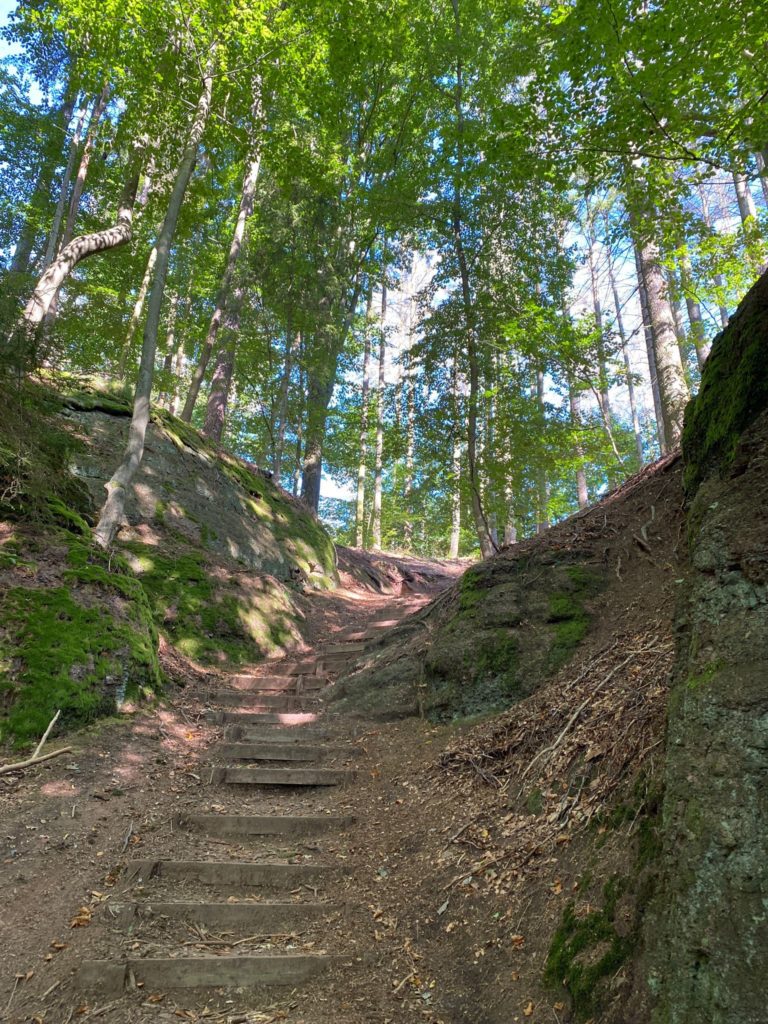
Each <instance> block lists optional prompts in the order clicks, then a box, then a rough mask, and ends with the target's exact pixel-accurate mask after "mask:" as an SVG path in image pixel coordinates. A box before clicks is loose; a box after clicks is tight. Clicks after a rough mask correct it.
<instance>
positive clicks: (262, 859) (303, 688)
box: [73, 601, 413, 1024]
mask: <svg viewBox="0 0 768 1024" xmlns="http://www.w3.org/2000/svg"><path fill="white" fill-rule="evenodd" d="M411 610H413V609H412V606H411V604H410V603H409V602H406V601H401V602H397V603H396V604H395V605H393V606H391V607H389V608H386V609H385V610H384V611H383V612H382V611H379V613H378V615H377V618H375V619H373V620H372V621H369V622H368V623H367V624H366V625H365V626H364V627H363V628H362V629H359V628H358V629H357V630H356V631H351V630H346V631H345V632H343V633H340V634H339V635H338V636H336V637H335V638H334V640H333V642H327V643H325V644H322V645H321V646H320V647H319V648H318V649H317V651H316V653H315V654H314V655H313V656H311V657H308V658H304V659H303V660H301V661H296V662H292V663H282V664H281V665H280V667H279V672H278V673H276V674H273V675H260V674H250V673H245V674H233V675H230V676H228V677H225V679H224V680H223V683H225V684H226V685H222V686H221V687H220V688H217V689H215V690H211V692H210V693H209V695H208V696H209V700H208V704H209V707H210V710H209V711H208V713H207V715H208V720H209V722H210V723H211V724H212V725H213V726H216V727H219V728H220V730H221V732H220V740H219V742H218V743H217V744H216V745H215V746H214V747H212V748H211V759H210V764H209V765H208V766H207V769H206V770H207V772H208V778H207V779H205V781H206V782H207V783H208V785H207V786H206V788H205V789H204V790H203V793H204V794H205V797H204V799H203V800H202V801H201V805H200V807H199V811H195V812H194V813H191V812H189V811H184V812H183V813H181V814H179V815H177V816H176V817H175V819H174V821H173V834H174V843H173V844H172V847H171V848H172V850H173V853H172V855H171V856H168V855H167V853H168V849H167V848H166V849H165V850H163V851H162V855H161V854H160V853H158V855H157V856H152V855H151V852H150V854H149V855H148V856H144V857H142V859H139V860H132V861H129V862H128V864H127V866H126V869H125V871H124V873H123V876H122V877H121V879H120V881H119V883H118V885H117V887H116V889H117V891H116V892H115V894H114V895H113V896H112V898H111V899H110V900H109V901H108V903H107V904H105V906H104V907H103V908H102V910H101V911H100V912H101V913H103V914H104V915H105V916H106V918H107V921H108V923H109V926H110V927H109V928H108V929H107V930H105V934H107V935H108V936H109V938H108V940H107V941H108V944H109V948H108V949H105V950H104V956H103V957H100V958H98V959H90V960H86V961H84V962H82V963H81V965H80V967H79V973H78V984H79V986H80V988H81V989H82V990H83V992H84V995H85V998H86V999H87V1004H86V1005H88V1007H89V1009H88V1010H87V1013H86V1017H85V1019H92V1018H93V1017H94V1015H95V1016H96V1017H97V1019H101V1020H107V1021H108V1020H110V1019H113V1020H115V1021H119V1022H120V1024H122V1021H123V1020H131V1021H133V1020H137V1021H142V1022H144V1021H145V1020H147V1021H149V1020H157V1021H163V1020H166V1019H167V1020H179V1019H181V1020H184V1019H186V1020H201V1021H203V1020H214V1021H221V1022H222V1024H223V1022H227V1024H230V1022H232V1024H234V1022H238V1024H240V1022H242V1024H251V1022H253V1024H258V1022H271V1021H278V1020H286V1019H291V1020H293V1019H296V1020H297V1021H298V1020H301V1021H305V1022H306V1024H310V1021H315V1020H320V1019H322V1021H323V1022H325V1021H330V1020H337V1021H342V1020H343V1021H346V1020H347V1019H349V1020H350V1021H351V1020H353V1019H355V1020H361V1021H362V1020H368V1019H374V1018H373V1017H369V1016H368V1014H367V1013H366V1010H365V1008H364V1007H358V1008H357V1009H356V1012H352V1013H351V1015H350V1014H349V1012H347V1013H346V1014H345V1013H344V1012H341V1013H340V1012H339V1009H340V1008H334V1007H332V1006H330V1005H329V1006H327V1007H322V1006H320V1005H317V1004H315V1005H314V1010H313V1009H312V1004H310V1008H309V1009H308V1010H305V1011H303V1014H304V1015H303V1014H302V1013H301V1012H300V1013H299V1016H298V1017H294V1014H293V1013H292V1012H290V998H289V1001H288V1003H286V994H287V996H288V997H290V995H291V994H292V993H293V994H300V993H301V992H302V991H304V990H305V989H306V987H307V986H313V985H314V986H317V985H326V987H327V988H328V991H329V992H330V995H329V996H328V997H326V1000H325V1001H326V1002H333V1001H335V995H334V993H337V992H338V991H339V990H340V986H339V984H338V982H339V979H343V977H344V972H345V971H348V970H354V969H355V966H356V964H355V957H354V955H353V954H352V953H351V951H350V949H349V948H348V946H349V943H348V942H347V943H346V948H345V940H346V939H348V937H349V936H348V927H347V922H348V921H349V900H350V899H353V898H354V892H351V893H350V891H349V887H348V885H346V884H345V877H344V853H343V850H344V849H345V846H344V842H343V841H342V840H343V839H344V837H345V836H346V837H347V838H349V835H348V834H349V832H350V830H354V829H355V818H354V816H353V815H351V814H350V813H345V793H348V792H349V791H348V789H347V787H350V786H352V785H354V781H355V773H356V770H357V768H358V766H359V757H358V755H359V754H360V753H361V748H360V745H358V744H356V743H355V742H354V741H355V735H354V731H355V727H354V723H353V722H352V721H350V720H344V719H342V718H340V717H339V716H335V715H334V714H333V712H332V711H325V712H324V711H323V703H324V691H325V688H326V687H327V685H328V684H329V683H330V682H331V681H332V680H333V678H334V676H335V675H336V674H338V673H340V672H341V671H343V670H344V669H345V668H346V667H348V666H349V665H350V664H351V663H353V662H354V661H355V660H358V659H359V658H361V657H362V656H363V655H364V653H365V651H366V648H367V647H368V646H369V645H370V644H371V643H373V642H375V641H376V640H377V639H379V638H380V637H381V635H382V633H383V631H385V630H387V629H389V628H391V627H392V626H394V625H396V624H397V622H398V621H399V620H400V618H402V617H403V616H404V615H405V614H407V613H408V612H409V611H411ZM271 671H273V672H275V669H274V668H272V669H271ZM334 979H335V982H334ZM342 987H343V986H342ZM185 990H187V991H185ZM322 1001H323V1000H322V999H321V1003H322ZM164 1004H165V1005H164ZM294 1005H295V1006H301V1002H300V1001H299V1002H298V1003H296V1004H294ZM286 1006H288V1010H286ZM92 1008H93V1009H92ZM350 1009H353V1008H351V1007H350ZM369 1009H370V1008H369ZM152 1011H154V1012H152ZM315 1011H317V1012H315ZM126 1014H127V1016H126ZM80 1019H83V1018H82V1016H81V1017H74V1018H73V1020H80ZM376 1019H378V1018H376Z"/></svg>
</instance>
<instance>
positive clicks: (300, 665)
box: [280, 658, 320, 678]
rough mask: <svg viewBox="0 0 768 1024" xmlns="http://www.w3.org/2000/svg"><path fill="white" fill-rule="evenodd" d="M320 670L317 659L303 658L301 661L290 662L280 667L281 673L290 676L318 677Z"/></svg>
mask: <svg viewBox="0 0 768 1024" xmlns="http://www.w3.org/2000/svg"><path fill="white" fill-rule="evenodd" d="M319 670H320V663H319V661H318V659H317V658H303V659H302V660H301V661H288V662H284V663H283V664H282V665H281V666H280V671H281V672H284V673H285V674H286V675H288V676H308V677H310V678H311V677H312V676H316V675H317V674H318V672H319Z"/></svg>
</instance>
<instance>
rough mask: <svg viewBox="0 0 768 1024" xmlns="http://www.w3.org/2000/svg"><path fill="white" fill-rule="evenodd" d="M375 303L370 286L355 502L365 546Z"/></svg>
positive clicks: (358, 534)
mask: <svg viewBox="0 0 768 1024" xmlns="http://www.w3.org/2000/svg"><path fill="white" fill-rule="evenodd" d="M372 305H373V287H372V286H371V285H369V287H368V299H367V302H366V309H365V328H364V336H363V382H362V388H363V389H362V395H361V405H360V439H359V444H358V460H357V500H356V502H355V545H356V547H358V548H361V547H363V545H364V543H365V475H366V472H367V466H366V460H367V457H368V394H369V391H370V386H371V382H370V371H371V307H372Z"/></svg>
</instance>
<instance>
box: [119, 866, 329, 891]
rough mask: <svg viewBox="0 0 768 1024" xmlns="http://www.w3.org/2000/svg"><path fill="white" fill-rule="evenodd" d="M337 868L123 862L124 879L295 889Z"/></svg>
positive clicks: (326, 875) (317, 879) (323, 876)
mask: <svg viewBox="0 0 768 1024" xmlns="http://www.w3.org/2000/svg"><path fill="white" fill-rule="evenodd" d="M336 871H338V868H335V867H328V866H326V865H323V864H253V863H250V862H249V861H209V860H135V861H130V862H129V863H128V864H127V865H126V869H125V873H126V881H130V882H136V883H139V882H148V881H150V879H152V878H182V879H185V880H188V881H196V882H202V883H203V884H205V885H223V886H229V885H242V886H261V885H263V886H271V887H280V888H286V889H295V888H296V887H297V886H300V885H303V884H305V883H309V882H316V881H320V880H322V879H324V878H328V877H330V876H332V875H333V874H334V873H335V872H336Z"/></svg>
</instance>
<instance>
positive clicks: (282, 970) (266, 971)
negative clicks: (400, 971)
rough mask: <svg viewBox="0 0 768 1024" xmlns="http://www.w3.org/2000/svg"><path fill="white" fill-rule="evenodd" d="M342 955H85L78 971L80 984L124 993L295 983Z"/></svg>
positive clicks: (103, 991)
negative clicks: (140, 988) (135, 989)
mask: <svg viewBox="0 0 768 1024" xmlns="http://www.w3.org/2000/svg"><path fill="white" fill-rule="evenodd" d="M334 961H336V962H340V961H341V958H340V957H331V956H327V955H323V954H319V953H316V954H312V955H309V956H307V955H304V954H300V953H293V954H279V955H267V954H262V955H261V956H258V955H257V956H205V957H203V956H201V957H179V958H177V959H172V958H167V957H158V958H149V957H147V958H146V959H140V958H137V959H130V960H121V961H119V962H115V961H113V960H86V961H85V962H84V963H83V964H82V966H81V968H80V971H79V972H78V982H79V985H80V987H81V988H84V989H87V990H94V989H96V990H98V991H99V992H100V993H101V994H102V995H105V996H119V995H120V994H121V993H122V992H125V991H127V990H130V989H132V988H133V987H135V985H136V984H137V983H141V984H142V986H143V988H144V991H145V992H147V993H149V992H155V991H159V992H164V991H166V990H167V989H173V988H243V987H247V986H258V985H279V986H290V987H293V986H296V985H300V984H302V983H303V982H305V981H308V980H309V979H310V978H313V977H315V976H316V975H317V974H319V973H320V972H321V971H323V970H325V969H326V968H327V967H328V966H330V964H331V963H333V962H334Z"/></svg>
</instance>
